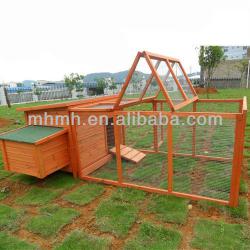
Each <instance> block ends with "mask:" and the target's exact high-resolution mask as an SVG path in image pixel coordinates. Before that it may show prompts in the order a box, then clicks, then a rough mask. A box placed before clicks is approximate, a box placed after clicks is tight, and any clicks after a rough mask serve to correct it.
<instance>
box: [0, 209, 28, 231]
mask: <svg viewBox="0 0 250 250" xmlns="http://www.w3.org/2000/svg"><path fill="white" fill-rule="evenodd" d="M23 215H24V211H23V210H21V209H14V208H12V207H9V206H7V205H0V231H1V230H7V231H16V230H18V228H19V226H20V223H21V222H22V219H23Z"/></svg>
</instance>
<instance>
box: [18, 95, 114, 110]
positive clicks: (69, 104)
mask: <svg viewBox="0 0 250 250" xmlns="http://www.w3.org/2000/svg"><path fill="white" fill-rule="evenodd" d="M117 97H118V95H112V96H101V97H94V98H88V99H83V100H79V101H70V102H60V103H53V104H45V105H39V106H33V107H23V108H17V111H37V110H46V109H57V108H67V107H73V106H77V105H83V104H91V103H97V102H100V101H110V100H112V101H113V100H116V99H117Z"/></svg>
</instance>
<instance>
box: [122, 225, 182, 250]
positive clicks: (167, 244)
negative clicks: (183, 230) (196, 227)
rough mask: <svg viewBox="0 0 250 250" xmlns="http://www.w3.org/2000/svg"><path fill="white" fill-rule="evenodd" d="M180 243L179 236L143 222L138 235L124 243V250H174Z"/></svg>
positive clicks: (171, 231) (175, 232) (177, 233)
mask: <svg viewBox="0 0 250 250" xmlns="http://www.w3.org/2000/svg"><path fill="white" fill-rule="evenodd" d="M180 243H181V234H180V233H179V232H178V231H175V230H172V229H166V228H164V227H162V226H157V225H154V224H152V223H149V222H144V223H143V224H142V225H141V226H140V229H139V233H138V234H137V235H136V236H135V237H134V238H133V239H131V240H129V241H128V242H126V244H125V247H124V249H125V250H135V249H136V250H144V249H145V250H160V249H162V250H163V249H164V250H175V249H178V248H179V246H180Z"/></svg>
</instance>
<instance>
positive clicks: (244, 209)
mask: <svg viewBox="0 0 250 250" xmlns="http://www.w3.org/2000/svg"><path fill="white" fill-rule="evenodd" d="M227 210H228V213H229V214H230V215H231V216H232V217H234V218H241V219H245V220H247V219H248V201H247V199H246V198H240V199H239V205H238V207H235V208H233V207H227Z"/></svg>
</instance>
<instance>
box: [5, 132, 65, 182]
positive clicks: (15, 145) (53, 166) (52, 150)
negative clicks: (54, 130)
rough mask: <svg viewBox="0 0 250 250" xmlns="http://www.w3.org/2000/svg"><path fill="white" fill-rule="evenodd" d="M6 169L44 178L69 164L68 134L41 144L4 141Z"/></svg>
mask: <svg viewBox="0 0 250 250" xmlns="http://www.w3.org/2000/svg"><path fill="white" fill-rule="evenodd" d="M2 143H3V144H4V164H5V169H6V170H9V171H12V172H16V173H22V174H28V175H32V176H35V177H38V178H44V177H46V176H48V175H49V174H51V173H53V172H55V171H57V170H59V169H62V168H64V167H66V166H67V165H68V164H69V153H68V152H69V149H68V137H67V134H59V135H58V136H57V137H54V138H53V139H52V140H47V141H44V142H42V143H40V144H37V145H36V144H29V143H24V142H13V141H6V140H4V141H2Z"/></svg>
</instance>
